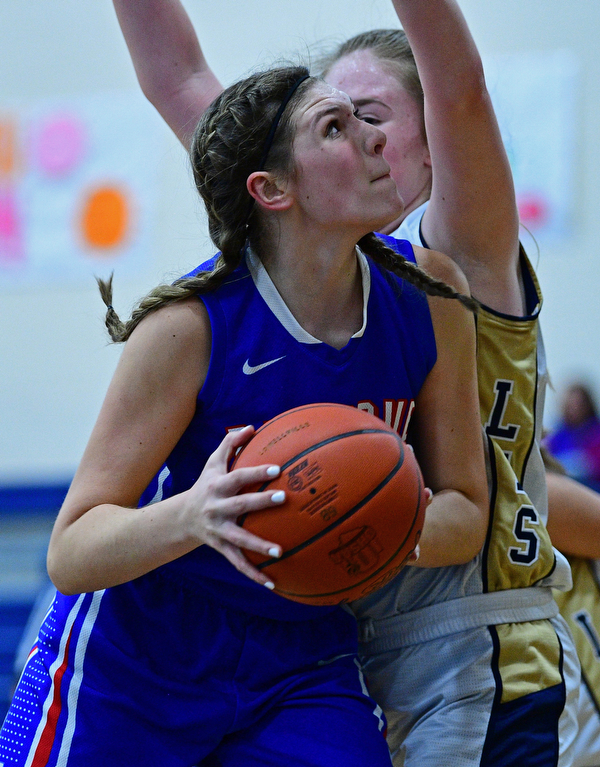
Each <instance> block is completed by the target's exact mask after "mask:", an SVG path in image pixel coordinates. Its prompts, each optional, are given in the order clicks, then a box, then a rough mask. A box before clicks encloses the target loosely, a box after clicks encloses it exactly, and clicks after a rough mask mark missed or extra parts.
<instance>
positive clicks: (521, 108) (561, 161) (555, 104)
mask: <svg viewBox="0 0 600 767" xmlns="http://www.w3.org/2000/svg"><path fill="white" fill-rule="evenodd" d="M484 67H485V72H486V80H487V83H488V88H489V89H490V93H491V96H492V101H493V103H494V107H495V109H496V114H497V115H498V120H499V123H500V130H501V132H502V138H503V139H504V144H505V146H506V148H507V152H508V156H509V160H510V164H511V168H512V171H513V175H514V180H515V188H516V192H517V204H518V206H519V216H520V219H521V223H522V224H523V225H524V226H525V227H527V229H529V230H530V231H531V233H532V234H533V235H534V236H535V237H536V239H538V240H539V242H540V244H541V245H549V244H550V243H556V242H563V243H564V242H565V240H567V239H568V238H569V237H571V236H572V235H573V232H574V216H573V214H574V207H575V163H576V159H577V158H576V147H577V125H578V120H579V118H580V116H579V114H578V112H577V107H578V103H579V94H580V69H581V68H580V61H579V58H578V57H577V55H576V54H575V53H574V52H572V51H567V50H557V51H532V52H524V53H512V54H505V55H500V56H492V57H488V58H486V59H485V62H484Z"/></svg>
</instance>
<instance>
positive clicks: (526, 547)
mask: <svg viewBox="0 0 600 767" xmlns="http://www.w3.org/2000/svg"><path fill="white" fill-rule="evenodd" d="M539 524H540V518H539V515H538V513H537V511H536V510H535V509H534V508H533V506H521V508H520V509H519V510H518V511H517V513H516V515H515V523H514V525H513V535H514V536H515V538H516V539H517V541H518V542H519V544H521V545H520V546H510V548H509V549H508V558H509V559H510V561H511V562H512V563H513V564H515V565H527V566H528V565H532V564H533V563H534V562H536V561H537V558H538V554H539V551H540V537H539V535H538V533H537V530H534V529H532V528H531V527H529V525H539Z"/></svg>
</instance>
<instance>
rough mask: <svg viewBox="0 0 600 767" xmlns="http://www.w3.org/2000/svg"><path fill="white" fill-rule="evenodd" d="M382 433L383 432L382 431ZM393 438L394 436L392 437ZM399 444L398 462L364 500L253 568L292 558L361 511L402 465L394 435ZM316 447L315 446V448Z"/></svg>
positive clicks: (300, 455) (402, 446)
mask: <svg viewBox="0 0 600 767" xmlns="http://www.w3.org/2000/svg"><path fill="white" fill-rule="evenodd" d="M382 431H383V430H382ZM377 432H378V430H377V429H373V430H372V431H370V430H368V429H365V430H361V431H358V432H350V433H351V434H363V433H377ZM385 433H386V434H390V432H388V431H385ZM342 436H344V435H339V438H342ZM392 436H394V435H392ZM395 436H396V438H397V440H398V442H399V444H400V457H399V458H398V462H397V463H396V465H395V466H394V467H393V468H392V469H391V470H390V472H389V473H388V475H387V476H386V477H384V479H382V480H381V482H380V483H379V484H378V485H377V486H376V487H374V488H373V490H371V492H370V493H369V494H368V495H366V496H365V497H364V498H362V499H361V500H360V501H359V502H358V503H357V504H356V505H355V506H353V507H352V508H351V509H349V510H348V511H347V512H346V513H345V514H342V516H341V517H340V518H339V519H336V520H335V521H334V522H332V523H331V524H330V525H328V526H327V527H325V528H323V530H320V531H319V532H318V533H316V534H315V535H313V536H312V537H311V538H308V539H307V540H306V541H303V542H302V543H301V544H298V546H294V548H293V549H288V551H284V552H283V554H282V555H281V556H280V557H271V558H270V559H267V560H265V561H264V562H262V563H261V564H259V565H255V567H256V568H257V569H258V570H262V569H263V568H264V567H268V565H272V564H273V563H274V562H281V561H282V560H284V559H287V558H288V557H291V556H293V555H294V554H296V553H297V552H299V551H302V549H304V548H306V547H307V546H310V545H311V544H313V543H314V542H315V541H318V540H319V539H320V538H322V537H323V536H324V535H327V533H329V532H330V531H331V530H335V528H336V527H338V526H339V525H341V524H342V522H345V521H346V520H347V519H349V518H350V517H351V516H352V515H353V514H356V512H357V511H359V510H360V509H362V507H363V506H364V505H365V504H366V503H368V502H369V501H370V500H371V499H372V498H374V497H375V496H376V495H377V493H379V492H380V491H381V489H382V488H384V487H385V486H386V485H387V484H388V482H389V481H390V480H391V479H392V477H394V476H395V475H396V474H397V473H398V471H399V470H400V469H401V468H402V464H403V463H404V444H403V442H402V440H401V439H400V437H399V436H398V435H395ZM334 441H335V439H330V440H326V441H325V442H323V443H321V444H327V443H328V442H334ZM316 447H317V446H315V448H316ZM310 452H312V450H305V451H303V452H302V453H298V455H297V456H295V457H294V459H293V460H292V461H289V462H288V463H287V464H286V465H287V466H289V465H290V464H291V463H293V462H294V461H296V460H297V459H298V458H301V457H302V456H303V455H306V454H307V453H310Z"/></svg>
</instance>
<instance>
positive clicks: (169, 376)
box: [117, 297, 211, 392]
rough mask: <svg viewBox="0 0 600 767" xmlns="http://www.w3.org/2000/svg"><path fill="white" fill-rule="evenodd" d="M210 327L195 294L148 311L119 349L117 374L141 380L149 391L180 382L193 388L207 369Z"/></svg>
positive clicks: (202, 378)
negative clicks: (119, 357) (121, 352)
mask: <svg viewBox="0 0 600 767" xmlns="http://www.w3.org/2000/svg"><path fill="white" fill-rule="evenodd" d="M210 351H211V328H210V320H209V318H208V313H207V311H206V308H205V306H204V304H203V303H202V301H200V300H199V299H198V298H197V297H192V298H186V299H183V300H181V301H176V302H175V303H172V304H168V305H166V306H163V307H161V308H160V309H157V310H156V311H153V312H150V314H148V315H147V316H146V317H144V319H143V320H142V321H141V322H140V324H139V325H138V326H137V327H136V328H135V330H134V331H133V333H132V334H131V336H130V338H129V339H128V341H127V343H126V344H125V348H124V349H123V354H122V355H121V361H120V363H119V366H118V368H117V377H118V378H120V376H121V375H123V374H124V375H125V376H126V380H131V379H135V380H138V381H141V380H143V381H144V382H145V386H146V387H149V388H150V389H152V390H153V391H155V390H156V389H157V388H164V387H165V386H167V387H168V386H175V385H177V386H182V387H185V389H186V390H189V391H190V392H192V391H193V390H194V389H195V390H196V392H197V391H198V389H199V387H200V386H201V385H202V381H203V380H204V377H205V375H206V373H207V371H208V364H209V361H210Z"/></svg>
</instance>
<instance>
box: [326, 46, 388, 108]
mask: <svg viewBox="0 0 600 767" xmlns="http://www.w3.org/2000/svg"><path fill="white" fill-rule="evenodd" d="M325 80H326V82H327V83H329V84H330V85H331V86H333V87H334V88H339V89H340V90H342V91H344V92H346V93H348V94H349V95H350V97H351V98H352V100H353V101H356V100H357V98H367V97H368V96H369V95H372V96H373V97H375V98H381V96H382V95H383V94H386V95H388V96H389V95H391V94H392V93H394V92H397V91H398V90H399V89H400V88H401V85H400V82H399V81H398V79H397V77H396V76H395V75H394V74H393V73H392V72H391V71H390V68H389V66H386V64H385V62H383V61H381V59H378V58H377V57H376V56H374V55H373V54H372V53H371V52H370V51H354V53H350V54H348V55H347V56H344V57H343V58H341V59H339V61H336V62H335V64H334V65H333V66H332V67H331V68H330V69H329V70H328V72H327V74H326V75H325Z"/></svg>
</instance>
